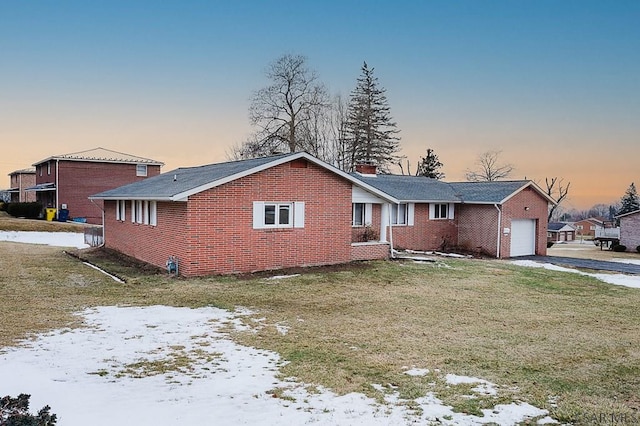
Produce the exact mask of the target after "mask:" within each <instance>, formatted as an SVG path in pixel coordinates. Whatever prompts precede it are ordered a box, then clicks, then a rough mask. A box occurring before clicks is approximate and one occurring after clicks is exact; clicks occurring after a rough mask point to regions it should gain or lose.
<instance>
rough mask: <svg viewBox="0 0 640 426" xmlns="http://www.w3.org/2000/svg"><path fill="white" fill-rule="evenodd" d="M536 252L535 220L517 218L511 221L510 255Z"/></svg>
mask: <svg viewBox="0 0 640 426" xmlns="http://www.w3.org/2000/svg"><path fill="white" fill-rule="evenodd" d="M530 254H536V221H535V220H533V219H517V220H512V221H511V257H514V256H528V255H530Z"/></svg>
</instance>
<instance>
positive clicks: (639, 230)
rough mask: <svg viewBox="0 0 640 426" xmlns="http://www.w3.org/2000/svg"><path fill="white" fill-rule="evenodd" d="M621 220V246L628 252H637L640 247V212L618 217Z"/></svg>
mask: <svg viewBox="0 0 640 426" xmlns="http://www.w3.org/2000/svg"><path fill="white" fill-rule="evenodd" d="M616 218H617V219H620V244H622V245H623V246H626V247H627V251H634V252H635V251H636V248H637V247H639V246H640V210H636V211H633V212H630V213H626V214H621V215H620V216H616Z"/></svg>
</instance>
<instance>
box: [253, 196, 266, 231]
mask: <svg viewBox="0 0 640 426" xmlns="http://www.w3.org/2000/svg"><path fill="white" fill-rule="evenodd" d="M262 228H264V202H263V201H254V202H253V229H262Z"/></svg>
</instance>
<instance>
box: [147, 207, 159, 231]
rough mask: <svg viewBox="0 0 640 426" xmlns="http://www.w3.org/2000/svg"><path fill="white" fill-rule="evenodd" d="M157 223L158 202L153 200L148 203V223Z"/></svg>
mask: <svg viewBox="0 0 640 426" xmlns="http://www.w3.org/2000/svg"><path fill="white" fill-rule="evenodd" d="M157 224H158V204H157V203H156V202H155V201H151V202H150V203H149V225H151V226H156V225H157Z"/></svg>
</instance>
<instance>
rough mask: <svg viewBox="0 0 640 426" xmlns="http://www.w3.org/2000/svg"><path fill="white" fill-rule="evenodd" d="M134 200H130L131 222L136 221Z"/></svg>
mask: <svg viewBox="0 0 640 426" xmlns="http://www.w3.org/2000/svg"><path fill="white" fill-rule="evenodd" d="M136 213H137V212H136V200H131V223H136Z"/></svg>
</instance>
